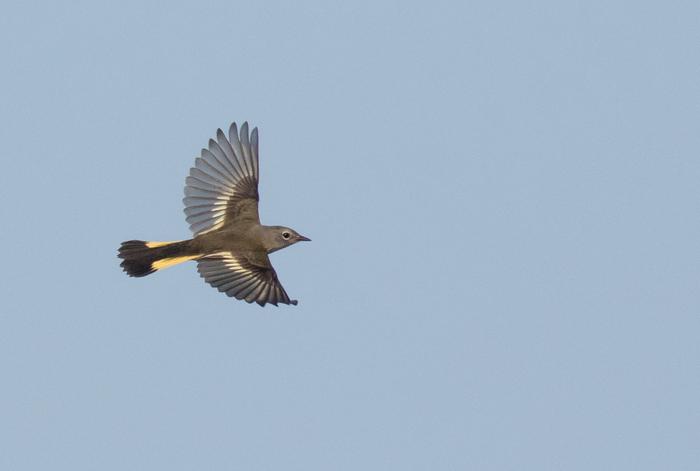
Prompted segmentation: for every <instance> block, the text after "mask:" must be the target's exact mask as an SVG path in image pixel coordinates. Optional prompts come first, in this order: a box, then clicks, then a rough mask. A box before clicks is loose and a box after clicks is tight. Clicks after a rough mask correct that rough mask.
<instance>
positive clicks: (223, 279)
mask: <svg viewBox="0 0 700 471" xmlns="http://www.w3.org/2000/svg"><path fill="white" fill-rule="evenodd" d="M197 271H199V274H200V276H202V277H203V278H204V280H205V281H206V282H207V283H209V284H210V285H212V286H213V287H214V288H216V289H218V290H219V291H221V292H222V293H226V294H227V295H228V296H231V297H235V298H237V299H243V300H245V301H247V302H249V303H252V302H256V303H258V304H259V305H261V306H264V305H265V304H267V303H271V304H274V305H275V306H277V303H282V304H294V305H296V304H297V301H296V300H295V299H289V296H288V295H287V292H286V291H285V290H284V288H283V287H282V284H281V283H280V281H279V279H277V273H275V269H274V268H272V264H271V263H270V259H269V258H268V257H267V254H264V253H262V254H236V255H234V254H232V253H231V252H219V253H215V254H212V255H209V256H207V257H204V258H201V259H199V260H198V261H197Z"/></svg>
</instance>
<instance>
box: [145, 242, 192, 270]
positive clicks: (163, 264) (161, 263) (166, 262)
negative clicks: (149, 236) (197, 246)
mask: <svg viewBox="0 0 700 471" xmlns="http://www.w3.org/2000/svg"><path fill="white" fill-rule="evenodd" d="M169 243H170V242H162V244H163V245H165V244H169ZM195 258H199V255H187V256H184V257H170V258H162V259H160V260H156V261H155V262H153V264H152V265H151V268H153V269H154V270H162V269H163V268H168V267H172V266H173V265H177V264H178V263H183V262H186V261H188V260H194V259H195Z"/></svg>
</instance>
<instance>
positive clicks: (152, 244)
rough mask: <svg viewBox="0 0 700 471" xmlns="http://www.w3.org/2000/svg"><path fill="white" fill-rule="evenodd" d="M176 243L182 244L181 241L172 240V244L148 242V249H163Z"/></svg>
mask: <svg viewBox="0 0 700 471" xmlns="http://www.w3.org/2000/svg"><path fill="white" fill-rule="evenodd" d="M175 242H182V241H181V240H171V241H170V242H146V247H148V248H149V249H155V248H156V247H162V246H164V245H170V244H174V243H175Z"/></svg>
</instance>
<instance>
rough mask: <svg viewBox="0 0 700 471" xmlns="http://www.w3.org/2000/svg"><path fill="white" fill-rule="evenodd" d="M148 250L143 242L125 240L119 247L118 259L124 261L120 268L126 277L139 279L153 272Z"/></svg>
mask: <svg viewBox="0 0 700 471" xmlns="http://www.w3.org/2000/svg"><path fill="white" fill-rule="evenodd" d="M149 250H150V249H149V248H148V247H147V246H146V242H145V241H143V240H127V241H126V242H122V245H121V247H119V258H121V259H123V260H124V261H123V262H122V263H121V267H122V268H123V269H124V271H125V272H126V274H127V275H129V276H135V277H141V276H146V275H150V274H151V273H153V272H154V271H156V270H155V269H154V268H153V266H152V265H153V258H152V256H151V254H150V253H149Z"/></svg>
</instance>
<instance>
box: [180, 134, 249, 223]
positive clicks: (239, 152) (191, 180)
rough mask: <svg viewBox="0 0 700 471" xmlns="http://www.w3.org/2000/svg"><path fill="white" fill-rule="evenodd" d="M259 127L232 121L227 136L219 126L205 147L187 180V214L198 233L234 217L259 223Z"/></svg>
mask: <svg viewBox="0 0 700 471" xmlns="http://www.w3.org/2000/svg"><path fill="white" fill-rule="evenodd" d="M259 174H260V173H259V165H258V128H254V129H253V132H252V133H251V134H250V137H249V136H248V123H243V126H241V131H240V135H239V133H238V128H237V127H236V123H233V124H231V127H230V128H229V132H228V139H227V138H226V135H225V134H224V132H223V131H222V130H221V129H219V130H218V131H217V132H216V140H214V139H209V148H208V149H202V155H201V157H198V158H197V159H196V160H195V164H194V167H192V168H191V169H190V175H189V176H188V177H187V179H186V180H185V198H184V199H183V202H184V203H185V214H186V215H187V222H188V223H189V224H190V229H191V230H192V232H193V233H194V234H195V235H199V234H203V233H205V232H209V231H212V230H214V229H218V228H220V227H222V226H223V225H224V224H226V223H228V222H232V221H242V220H250V221H251V222H256V223H260V217H259V216H258V199H259V198H258V181H259Z"/></svg>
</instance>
